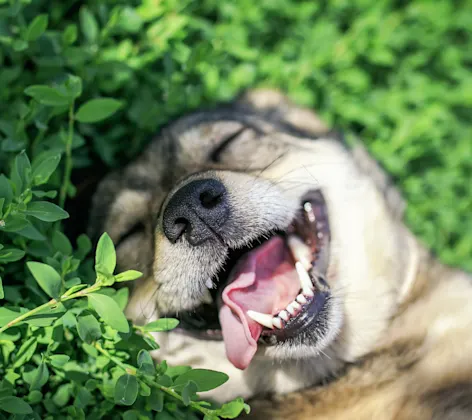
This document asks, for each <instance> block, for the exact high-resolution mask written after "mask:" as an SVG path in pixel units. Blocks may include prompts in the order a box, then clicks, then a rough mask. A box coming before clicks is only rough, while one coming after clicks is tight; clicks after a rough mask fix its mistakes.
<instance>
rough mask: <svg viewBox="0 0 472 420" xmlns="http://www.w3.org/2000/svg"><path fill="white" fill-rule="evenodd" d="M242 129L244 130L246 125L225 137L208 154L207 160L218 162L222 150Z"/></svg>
mask: <svg viewBox="0 0 472 420" xmlns="http://www.w3.org/2000/svg"><path fill="white" fill-rule="evenodd" d="M244 131H246V127H242V128H240V129H239V130H238V131H236V132H235V133H233V134H231V135H230V136H228V137H226V138H225V139H224V140H223V141H222V142H221V143H220V144H219V145H218V147H217V148H216V149H214V150H213V151H212V152H211V153H210V156H209V160H210V161H211V162H213V163H219V162H220V155H221V154H222V153H223V152H224V150H225V149H226V148H227V147H228V146H229V145H230V144H231V143H232V142H233V141H234V140H236V139H237V138H238V137H239V136H240V135H241V134H242V133H243V132H244Z"/></svg>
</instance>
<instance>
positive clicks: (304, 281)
mask: <svg viewBox="0 0 472 420" xmlns="http://www.w3.org/2000/svg"><path fill="white" fill-rule="evenodd" d="M295 268H296V269H297V273H298V278H299V279H300V284H301V286H302V292H303V294H305V295H306V294H308V295H309V296H313V292H312V290H313V284H312V283H311V279H310V275H309V274H308V271H306V269H305V268H304V267H303V265H302V263H300V262H298V261H297V262H296V263H295ZM308 291H309V292H310V293H311V294H309V293H307V292H308Z"/></svg>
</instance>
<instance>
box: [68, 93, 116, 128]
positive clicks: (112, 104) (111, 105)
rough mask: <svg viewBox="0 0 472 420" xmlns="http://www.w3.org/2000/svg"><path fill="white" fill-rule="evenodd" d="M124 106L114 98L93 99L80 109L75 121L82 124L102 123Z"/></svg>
mask: <svg viewBox="0 0 472 420" xmlns="http://www.w3.org/2000/svg"><path fill="white" fill-rule="evenodd" d="M122 105H123V103H122V102H121V101H117V100H116V99H112V98H99V99H91V100H90V101H88V102H86V103H85V104H83V105H82V106H81V107H80V108H79V110H78V111H77V114H76V115H75V119H76V120H77V121H79V122H82V123H94V122H98V121H102V120H104V119H106V118H108V117H110V116H111V115H113V114H114V113H115V112H116V111H118V109H120V108H121V107H122Z"/></svg>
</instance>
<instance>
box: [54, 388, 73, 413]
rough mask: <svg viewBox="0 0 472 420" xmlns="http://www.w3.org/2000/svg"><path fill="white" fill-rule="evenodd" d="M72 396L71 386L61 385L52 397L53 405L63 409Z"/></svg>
mask: <svg viewBox="0 0 472 420" xmlns="http://www.w3.org/2000/svg"><path fill="white" fill-rule="evenodd" d="M71 394H72V384H71V383H68V384H63V385H60V386H59V387H58V388H57V392H56V393H55V394H54V396H53V397H52V400H53V402H54V404H56V405H57V406H58V407H65V405H66V404H67V403H68V402H69V399H70V396H71Z"/></svg>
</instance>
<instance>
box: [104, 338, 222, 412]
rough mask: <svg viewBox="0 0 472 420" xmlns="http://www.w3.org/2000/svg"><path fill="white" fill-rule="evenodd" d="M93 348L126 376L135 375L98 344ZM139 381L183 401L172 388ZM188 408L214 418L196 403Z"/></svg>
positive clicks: (192, 403)
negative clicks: (126, 374)
mask: <svg viewBox="0 0 472 420" xmlns="http://www.w3.org/2000/svg"><path fill="white" fill-rule="evenodd" d="M95 348H96V349H97V350H98V351H99V352H100V353H102V354H103V355H104V356H105V357H108V358H109V359H110V360H111V361H112V362H113V363H115V364H116V365H117V366H118V367H120V368H121V369H123V370H124V371H125V372H126V373H128V374H132V375H136V376H138V375H137V372H136V370H135V371H134V372H130V368H129V367H127V366H126V365H125V364H124V363H123V362H122V361H121V360H119V359H117V358H116V357H114V356H113V355H112V354H110V352H108V351H107V350H105V349H104V348H103V347H102V346H101V345H100V343H98V342H97V343H95ZM138 379H139V380H141V381H143V382H144V383H146V385H148V386H150V387H153V388H157V389H159V390H160V391H162V392H165V393H166V394H168V395H170V396H171V397H173V398H175V399H177V400H179V401H180V402H183V401H184V399H183V398H182V397H181V396H180V395H179V394H178V393H177V392H175V391H174V390H173V389H172V388H168V387H166V386H164V385H161V384H158V383H157V382H155V381H153V380H151V379H149V378H146V377H138ZM190 407H192V408H193V409H195V410H197V411H200V413H202V414H206V415H209V416H214V417H216V413H215V410H210V409H209V408H205V407H202V406H201V405H199V404H198V403H196V402H195V401H191V402H190Z"/></svg>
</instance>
